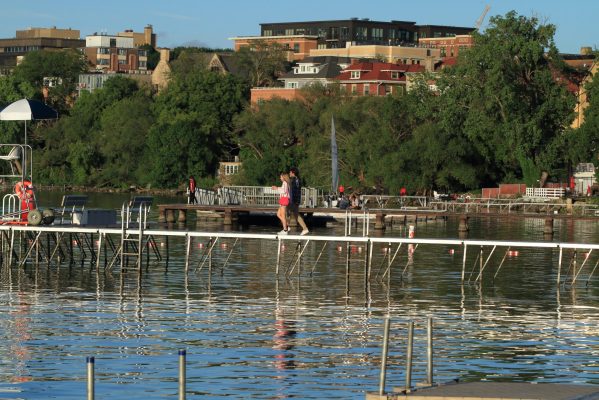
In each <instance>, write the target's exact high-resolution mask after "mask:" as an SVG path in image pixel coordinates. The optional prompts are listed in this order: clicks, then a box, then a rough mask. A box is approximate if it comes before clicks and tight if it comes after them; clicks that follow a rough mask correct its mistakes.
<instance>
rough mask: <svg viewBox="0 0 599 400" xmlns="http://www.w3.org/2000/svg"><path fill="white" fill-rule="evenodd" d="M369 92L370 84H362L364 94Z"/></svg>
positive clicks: (366, 94)
mask: <svg viewBox="0 0 599 400" xmlns="http://www.w3.org/2000/svg"><path fill="white" fill-rule="evenodd" d="M369 94H370V85H369V84H367V83H366V84H364V96H368V95H369Z"/></svg>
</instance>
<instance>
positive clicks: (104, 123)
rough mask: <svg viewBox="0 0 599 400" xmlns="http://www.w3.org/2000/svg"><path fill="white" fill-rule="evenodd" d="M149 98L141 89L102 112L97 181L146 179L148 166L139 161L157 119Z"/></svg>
mask: <svg viewBox="0 0 599 400" xmlns="http://www.w3.org/2000/svg"><path fill="white" fill-rule="evenodd" d="M149 100H150V99H149V98H148V97H147V96H146V95H145V94H144V93H143V92H138V93H137V94H136V95H134V96H131V97H125V98H123V99H122V100H119V101H117V102H115V103H113V104H111V105H110V106H109V107H107V108H106V109H105V110H104V112H103V113H102V117H101V119H100V125H101V128H100V131H99V132H98V137H97V143H98V149H99V152H100V155H101V156H102V161H103V166H102V168H101V170H100V171H99V174H98V183H97V185H100V186H105V185H108V186H113V187H114V186H124V187H127V186H131V185H134V184H136V183H138V182H140V181H141V180H143V178H144V176H145V173H146V169H147V166H146V165H144V164H143V163H141V162H140V161H141V160H142V159H143V155H144V152H145V149H146V137H147V135H148V131H149V130H150V127H151V126H152V124H153V122H154V116H153V114H152V112H151V106H152V103H151V101H149Z"/></svg>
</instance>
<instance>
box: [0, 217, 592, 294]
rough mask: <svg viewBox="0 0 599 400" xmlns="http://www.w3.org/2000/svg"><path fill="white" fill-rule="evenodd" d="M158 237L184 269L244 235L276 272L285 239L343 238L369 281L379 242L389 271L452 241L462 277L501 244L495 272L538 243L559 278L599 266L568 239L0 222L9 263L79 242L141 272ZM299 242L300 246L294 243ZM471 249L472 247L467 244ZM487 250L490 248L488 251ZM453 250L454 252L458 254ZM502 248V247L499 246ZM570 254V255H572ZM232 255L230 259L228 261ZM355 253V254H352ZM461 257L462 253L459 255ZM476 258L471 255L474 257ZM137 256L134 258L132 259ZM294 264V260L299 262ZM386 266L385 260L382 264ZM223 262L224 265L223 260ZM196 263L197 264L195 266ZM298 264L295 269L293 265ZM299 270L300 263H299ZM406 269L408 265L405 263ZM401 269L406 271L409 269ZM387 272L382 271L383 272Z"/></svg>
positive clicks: (50, 257) (50, 258) (586, 246)
mask: <svg viewBox="0 0 599 400" xmlns="http://www.w3.org/2000/svg"><path fill="white" fill-rule="evenodd" d="M157 238H162V239H163V240H164V242H162V244H164V245H165V246H164V252H165V258H166V259H167V260H168V258H169V239H170V238H179V239H181V240H184V241H185V249H186V251H185V260H184V265H185V273H187V272H188V270H189V268H190V264H191V261H190V254H191V249H192V246H193V241H194V240H195V241H206V245H205V246H203V247H204V248H205V250H204V254H203V255H202V257H201V265H203V264H204V263H206V262H208V265H209V266H210V267H211V265H212V251H213V249H214V247H215V245H216V244H217V242H218V241H219V240H233V239H234V240H235V243H233V245H232V246H231V250H230V253H229V257H230V256H231V254H232V253H233V250H234V249H235V246H236V244H237V243H238V242H239V241H243V240H248V239H255V240H267V241H273V242H276V243H277V262H276V268H275V271H274V272H275V273H276V274H277V275H278V274H279V272H280V265H281V256H282V251H283V249H284V248H285V246H284V244H286V243H287V244H291V246H290V248H294V247H295V248H296V252H295V254H294V257H296V262H295V264H297V265H299V264H301V260H302V256H303V254H304V252H305V250H306V248H307V247H308V245H309V244H311V243H312V244H314V245H315V246H318V245H322V250H321V251H320V254H322V252H323V251H324V249H325V248H326V246H327V245H329V244H331V243H338V244H341V245H345V247H346V249H345V252H346V255H347V265H348V266H349V264H350V262H352V261H353V262H357V263H359V264H361V265H362V266H363V268H364V278H365V281H369V280H370V277H371V273H372V264H373V252H374V248H375V247H378V248H385V250H386V251H385V253H386V255H385V259H384V260H383V262H385V261H386V264H387V265H386V271H385V274H384V275H386V274H387V273H390V271H391V268H392V266H393V265H394V263H395V262H396V259H397V258H398V255H399V254H400V252H401V251H402V249H403V250H404V251H405V252H406V254H408V255H409V254H414V252H415V251H416V250H417V248H418V246H419V245H432V246H439V247H442V248H443V249H445V248H447V247H448V246H449V247H452V249H453V251H454V253H456V254H459V253H461V257H462V271H461V281H462V282H464V281H465V280H466V278H468V281H469V282H470V281H472V282H479V281H480V280H481V279H482V277H483V273H484V271H485V269H487V268H488V269H490V266H489V264H490V261H491V260H492V257H493V255H494V253H495V251H496V250H497V249H498V248H499V249H505V254H504V256H503V258H502V261H501V263H500V264H499V265H498V266H497V267H496V268H493V269H494V275H495V276H496V275H497V274H498V273H499V271H500V269H501V267H502V265H503V263H504V261H505V260H506V257H508V255H510V254H511V253H510V252H513V251H515V249H521V248H535V249H547V250H551V251H558V252H559V258H558V265H557V284H558V285H559V284H560V283H564V284H565V283H566V281H568V283H569V284H570V285H572V286H574V285H575V284H576V280H577V279H578V277H579V275H580V274H581V273H582V271H583V270H585V266H586V265H588V267H587V269H586V271H587V272H586V273H585V275H584V277H586V278H587V279H586V284H587V285H588V284H589V281H590V280H591V278H592V276H593V274H594V272H595V270H596V269H597V267H598V266H599V260H597V261H596V262H595V263H594V267H592V268H591V265H593V261H591V260H592V258H591V255H592V253H593V251H595V250H599V244H590V243H564V242H550V241H505V240H467V239H432V238H431V239H426V238H405V237H403V238H402V237H370V236H349V235H345V236H332V235H331V236H327V235H322V236H317V235H306V236H300V235H291V234H288V235H277V234H256V233H240V232H198V231H186V230H157V229H145V228H144V227H143V225H142V227H141V228H140V227H133V228H129V227H127V226H126V225H123V226H122V227H121V228H120V229H119V228H92V227H79V226H69V227H66V226H36V227H33V226H6V225H4V226H0V249H1V250H2V251H0V258H1V261H2V262H3V263H4V262H6V263H7V264H8V265H12V264H13V263H14V262H18V265H19V266H23V265H25V263H26V262H27V261H30V262H32V263H33V262H34V263H40V262H45V263H47V265H48V266H50V265H51V264H53V263H55V264H57V265H58V264H60V263H61V262H63V261H64V260H65V259H69V260H71V261H73V258H74V256H73V253H74V247H77V251H78V252H79V253H80V256H81V257H82V259H85V258H86V257H87V254H88V253H89V254H90V255H91V262H92V264H95V265H96V268H99V266H100V264H101V261H102V260H103V262H104V269H105V270H110V269H111V268H112V267H113V265H115V264H118V263H119V262H120V267H121V269H120V271H121V273H122V272H125V271H126V269H127V267H128V266H129V265H130V264H132V265H134V266H135V267H136V269H137V271H138V272H139V274H140V276H141V271H142V265H143V264H144V256H145V263H146V265H148V264H149V258H150V256H151V254H152V253H153V254H154V256H155V257H156V259H157V260H159V261H160V260H162V258H163V257H162V254H161V251H160V249H159V246H158V245H157ZM294 245H295V246H294ZM352 245H359V246H362V247H363V248H365V251H364V252H363V253H362V254H361V255H355V256H352V255H351V252H350V251H349V248H350V246H352ZM470 249H472V250H471V251H470V252H469V251H468V250H470ZM485 250H486V253H485ZM564 252H567V253H566V254H564ZM454 253H452V254H454ZM469 253H473V254H472V256H474V255H476V260H475V261H474V265H475V267H478V268H476V269H477V271H475V269H474V268H473V269H472V272H470V275H469V277H467V276H466V266H467V258H468V255H469ZM578 253H580V254H581V255H583V254H584V260H583V262H582V263H581V264H580V265H577V261H576V260H577V254H578ZM498 254H499V252H498ZM568 256H569V257H568ZM229 257H227V260H225V265H226V263H227V262H228V259H229ZM352 257H353V259H352ZM458 257H459V255H458ZM319 258H320V256H319V257H318V258H317V259H316V260H315V261H314V265H316V263H317V262H318V259H319ZM471 258H472V257H471ZM564 258H566V259H567V260H568V261H569V264H568V265H567V274H568V273H571V274H570V275H569V276H565V278H564V279H563V280H562V276H561V274H562V269H563V267H562V264H563V259H564ZM131 259H133V260H134V261H131ZM295 264H294V266H295ZM381 266H382V264H381ZM223 268H224V266H223ZM196 269H197V267H196ZM292 270H293V269H292ZM298 272H299V269H298ZM404 272H405V268H404ZM404 272H402V274H403V273H404ZM384 275H383V276H384Z"/></svg>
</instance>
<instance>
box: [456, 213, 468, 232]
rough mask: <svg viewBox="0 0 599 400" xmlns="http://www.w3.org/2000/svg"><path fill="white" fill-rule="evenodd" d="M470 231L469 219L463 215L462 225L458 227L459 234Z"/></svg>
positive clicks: (461, 218)
mask: <svg viewBox="0 0 599 400" xmlns="http://www.w3.org/2000/svg"><path fill="white" fill-rule="evenodd" d="M468 230H469V227H468V217H467V216H465V215H462V216H461V217H460V224H459V226H458V232H461V233H465V232H468Z"/></svg>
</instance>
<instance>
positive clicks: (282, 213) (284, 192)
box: [272, 172, 291, 235]
mask: <svg viewBox="0 0 599 400" xmlns="http://www.w3.org/2000/svg"><path fill="white" fill-rule="evenodd" d="M279 177H280V178H281V186H280V187H279V186H273V187H272V190H277V191H278V192H279V209H278V210H277V217H279V220H280V221H281V224H282V225H283V230H282V231H281V232H279V235H286V234H287V232H288V231H289V227H288V226H287V207H288V206H289V203H290V196H291V194H290V192H289V174H288V173H286V172H282V173H281V175H279Z"/></svg>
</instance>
